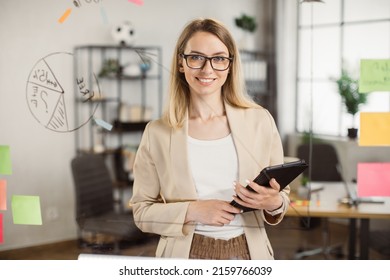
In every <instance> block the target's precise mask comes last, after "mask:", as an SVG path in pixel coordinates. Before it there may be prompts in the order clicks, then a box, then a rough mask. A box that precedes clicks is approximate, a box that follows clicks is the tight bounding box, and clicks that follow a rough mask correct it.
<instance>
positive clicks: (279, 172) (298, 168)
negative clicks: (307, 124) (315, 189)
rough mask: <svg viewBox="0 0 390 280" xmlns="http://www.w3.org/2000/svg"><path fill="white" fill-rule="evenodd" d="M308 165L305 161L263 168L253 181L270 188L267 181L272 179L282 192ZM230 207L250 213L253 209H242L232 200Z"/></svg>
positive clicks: (242, 207)
mask: <svg viewBox="0 0 390 280" xmlns="http://www.w3.org/2000/svg"><path fill="white" fill-rule="evenodd" d="M308 166H309V165H308V164H307V163H306V162H305V160H303V159H302V160H297V161H293V162H288V163H284V164H279V165H273V166H268V167H265V168H264V169H263V170H261V172H260V173H259V175H258V176H257V177H256V178H255V179H254V180H253V181H254V182H255V183H257V184H258V185H260V186H264V187H270V184H269V181H270V180H271V179H272V178H275V180H276V181H277V182H278V183H279V185H280V190H283V189H284V188H285V187H286V186H287V185H288V184H290V183H291V182H292V181H293V180H294V179H295V178H297V177H298V176H299V175H300V174H301V173H302V172H303V171H305V169H306V168H307V167H308ZM246 188H247V189H249V190H251V191H254V190H253V189H252V188H251V187H249V186H246ZM230 204H231V205H233V206H235V207H237V208H240V209H242V210H244V212H247V211H252V210H255V209H252V208H247V207H244V206H242V205H240V204H238V203H237V202H235V201H234V200H232V201H231V202H230Z"/></svg>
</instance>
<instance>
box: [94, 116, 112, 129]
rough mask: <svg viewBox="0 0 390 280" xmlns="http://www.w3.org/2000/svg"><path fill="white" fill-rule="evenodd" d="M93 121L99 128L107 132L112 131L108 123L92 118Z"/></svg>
mask: <svg viewBox="0 0 390 280" xmlns="http://www.w3.org/2000/svg"><path fill="white" fill-rule="evenodd" d="M93 120H94V121H95V123H96V124H97V125H99V126H101V127H103V128H105V129H107V130H111V129H112V124H109V123H107V122H105V121H103V120H101V119H95V118H94V119H93Z"/></svg>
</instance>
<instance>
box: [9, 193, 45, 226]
mask: <svg viewBox="0 0 390 280" xmlns="http://www.w3.org/2000/svg"><path fill="white" fill-rule="evenodd" d="M11 204H12V206H11V207H12V216H13V221H14V224H18V225H42V215H41V205H40V200H39V196H28V195H13V196H12V200H11Z"/></svg>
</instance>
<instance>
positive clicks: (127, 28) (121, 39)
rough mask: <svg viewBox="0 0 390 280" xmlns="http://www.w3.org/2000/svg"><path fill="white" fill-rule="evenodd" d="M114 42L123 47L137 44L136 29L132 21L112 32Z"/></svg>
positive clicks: (118, 26)
mask: <svg viewBox="0 0 390 280" xmlns="http://www.w3.org/2000/svg"><path fill="white" fill-rule="evenodd" d="M111 35H112V37H113V39H114V41H115V42H116V43H117V44H119V45H122V46H132V45H134V43H135V38H136V37H135V29H134V26H133V24H132V23H131V22H130V21H124V22H122V23H120V24H118V25H116V26H114V27H113V28H112V30H111Z"/></svg>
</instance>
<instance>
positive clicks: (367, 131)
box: [359, 112, 390, 146]
mask: <svg viewBox="0 0 390 280" xmlns="http://www.w3.org/2000/svg"><path fill="white" fill-rule="evenodd" d="M359 145H360V146H390V112H384V113H373V112H371V113H363V112H362V113H360V139H359Z"/></svg>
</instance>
